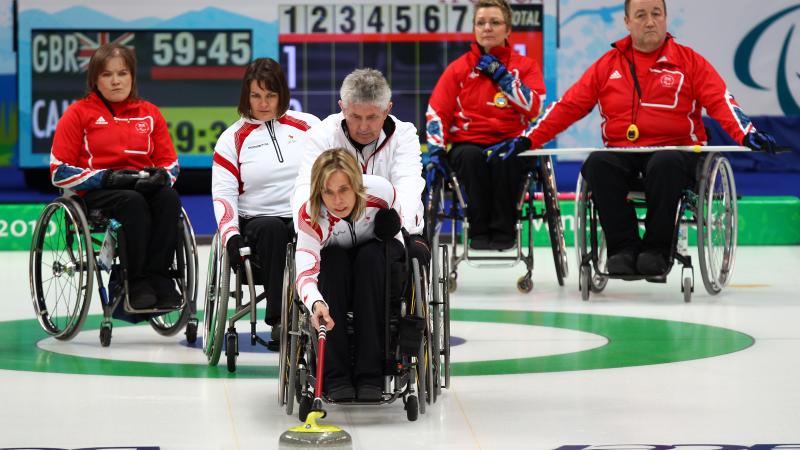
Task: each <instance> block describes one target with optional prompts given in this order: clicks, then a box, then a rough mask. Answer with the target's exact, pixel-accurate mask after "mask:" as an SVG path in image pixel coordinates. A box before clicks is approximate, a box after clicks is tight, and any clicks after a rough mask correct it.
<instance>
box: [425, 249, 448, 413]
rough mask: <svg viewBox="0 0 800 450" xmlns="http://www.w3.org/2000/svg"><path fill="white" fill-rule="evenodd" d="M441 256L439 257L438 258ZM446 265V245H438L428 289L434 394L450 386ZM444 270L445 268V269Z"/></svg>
mask: <svg viewBox="0 0 800 450" xmlns="http://www.w3.org/2000/svg"><path fill="white" fill-rule="evenodd" d="M440 258H441V259H440ZM446 266H447V245H444V244H441V245H439V248H438V251H436V253H435V254H434V255H432V258H431V274H430V280H431V281H430V291H431V294H432V295H431V296H430V297H431V299H432V303H431V307H430V308H429V312H430V314H431V319H432V333H431V334H432V338H431V352H432V355H433V358H432V360H433V385H432V386H431V389H432V390H433V392H434V394H435V396H434V400H435V399H436V396H438V395H439V394H441V393H442V388H443V387H444V388H448V387H450V323H449V321H450V309H449V305H450V292H449V291H448V289H447V278H446V277H443V276H442V273H444V272H442V267H446ZM445 270H446V269H445Z"/></svg>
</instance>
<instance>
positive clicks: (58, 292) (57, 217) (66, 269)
mask: <svg viewBox="0 0 800 450" xmlns="http://www.w3.org/2000/svg"><path fill="white" fill-rule="evenodd" d="M28 270H29V276H30V288H31V297H32V299H33V308H34V310H35V311H36V318H37V319H38V320H39V324H40V325H41V326H42V328H43V329H44V331H45V332H47V333H48V334H50V335H52V336H53V337H55V338H56V339H61V340H68V339H71V338H73V337H74V336H75V334H77V333H78V331H80V329H81V326H82V325H83V321H84V320H85V319H86V314H87V312H88V311H89V302H90V301H91V298H92V297H91V296H92V282H93V277H94V276H95V270H96V269H95V260H94V249H93V248H92V237H91V235H90V234H89V226H88V225H87V223H86V217H85V216H84V214H83V211H82V210H81V208H80V206H78V205H77V204H76V203H75V202H74V201H73V200H71V199H69V198H66V197H60V198H57V199H55V200H54V201H53V202H52V203H50V204H48V205H47V206H46V207H45V209H44V211H42V214H41V215H40V216H39V220H38V221H37V222H36V227H35V229H34V231H33V242H32V243H31V251H30V258H29V264H28Z"/></svg>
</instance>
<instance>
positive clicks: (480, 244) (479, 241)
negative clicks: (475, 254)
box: [469, 234, 492, 250]
mask: <svg viewBox="0 0 800 450" xmlns="http://www.w3.org/2000/svg"><path fill="white" fill-rule="evenodd" d="M469 248H471V249H473V250H491V248H492V243H491V240H490V239H489V236H487V235H485V234H479V235H477V236H473V237H471V238H470V242H469Z"/></svg>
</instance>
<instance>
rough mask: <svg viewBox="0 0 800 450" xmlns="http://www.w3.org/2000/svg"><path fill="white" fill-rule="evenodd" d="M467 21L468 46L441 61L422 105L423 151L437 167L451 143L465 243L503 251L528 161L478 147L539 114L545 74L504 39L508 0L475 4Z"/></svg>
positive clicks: (508, 26)
mask: <svg viewBox="0 0 800 450" xmlns="http://www.w3.org/2000/svg"><path fill="white" fill-rule="evenodd" d="M472 22H473V24H474V26H475V42H473V43H472V47H471V50H470V51H469V52H467V53H465V54H464V55H462V56H461V57H459V58H458V59H456V60H455V61H453V62H452V63H451V64H450V65H449V66H447V69H445V71H444V74H442V77H441V78H440V79H439V82H438V83H436V87H435V88H434V89H433V93H432V94H431V98H430V100H429V102H428V111H427V113H426V121H427V125H426V130H427V141H428V154H429V155H430V160H431V162H433V163H434V164H437V165H439V164H440V159H439V158H441V157H443V154H444V151H445V150H446V149H447V145H448V144H450V145H451V148H450V151H449V152H448V161H449V162H450V163H451V164H452V166H453V168H454V169H455V171H456V173H457V174H458V177H459V178H460V179H461V180H462V181H463V183H464V184H465V185H466V192H467V202H468V211H467V216H468V218H469V226H470V233H469V234H470V237H471V238H472V239H471V241H472V242H471V243H470V245H471V246H472V248H475V249H489V248H491V249H496V250H502V249H506V248H510V247H512V246H513V245H514V241H515V238H516V232H515V230H514V224H515V222H516V200H517V198H518V196H519V193H520V189H521V187H522V186H521V181H522V177H523V176H524V175H525V167H526V164H527V163H525V164H523V163H521V161H519V160H517V159H516V158H511V159H508V160H500V158H497V159H496V160H493V161H491V162H487V161H486V157H485V156H484V155H483V150H484V149H485V148H486V147H489V146H491V145H493V144H496V143H498V142H502V141H504V140H505V139H508V138H512V137H515V136H517V135H519V134H520V133H521V132H522V131H523V130H525V127H526V126H527V125H528V124H529V123H530V121H531V120H532V119H535V118H536V117H538V116H539V113H540V112H541V108H542V102H543V100H544V92H545V88H544V79H543V78H542V72H541V70H539V67H538V66H537V64H536V62H535V61H533V60H532V59H530V58H528V57H526V56H523V55H520V54H519V53H517V52H516V51H514V49H513V48H512V47H511V46H510V45H509V44H508V36H509V34H511V7H510V6H509V5H508V2H506V1H505V0H480V1H478V2H476V3H475V15H474V17H473V19H472ZM439 167H441V166H439Z"/></svg>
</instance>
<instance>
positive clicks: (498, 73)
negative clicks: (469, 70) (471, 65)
mask: <svg viewBox="0 0 800 450" xmlns="http://www.w3.org/2000/svg"><path fill="white" fill-rule="evenodd" d="M475 69H476V70H478V71H480V72H481V73H483V74H484V75H486V76H487V77H489V78H491V79H492V81H494V82H495V83H497V82H499V81H500V79H501V78H503V77H504V76H505V75H506V74H507V73H508V69H506V66H504V65H503V63H501V62H500V61H499V60H498V59H497V58H495V57H494V55H492V54H489V53H485V54H484V55H483V56H481V59H479V60H478V64H477V65H476V66H475Z"/></svg>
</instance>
